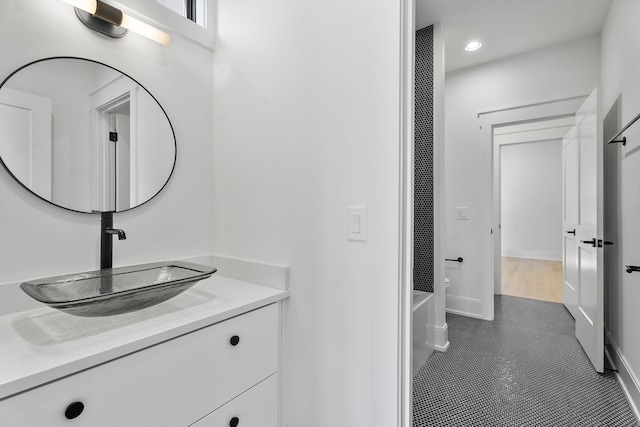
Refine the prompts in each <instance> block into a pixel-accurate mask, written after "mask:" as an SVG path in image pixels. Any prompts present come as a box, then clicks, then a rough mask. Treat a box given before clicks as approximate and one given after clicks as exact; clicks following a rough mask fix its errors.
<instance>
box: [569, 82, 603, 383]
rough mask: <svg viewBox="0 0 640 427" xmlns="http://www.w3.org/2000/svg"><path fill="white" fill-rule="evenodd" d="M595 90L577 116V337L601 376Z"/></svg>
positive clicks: (599, 139) (599, 174) (600, 231)
mask: <svg viewBox="0 0 640 427" xmlns="http://www.w3.org/2000/svg"><path fill="white" fill-rule="evenodd" d="M601 123H602V121H601V113H600V108H599V100H598V93H597V90H594V91H593V93H592V94H591V95H590V96H589V98H588V99H587V100H586V101H585V102H584V104H583V105H582V106H581V107H580V109H579V110H578V112H577V113H576V135H575V136H576V139H577V141H578V187H579V189H578V218H577V219H578V223H577V224H576V236H575V239H576V248H577V263H578V286H577V294H578V298H577V304H578V305H577V311H576V316H575V319H576V337H577V338H578V340H579V341H580V344H581V345H582V347H583V349H584V351H585V353H586V354H587V355H588V356H589V359H591V363H593V366H594V367H595V369H596V371H598V372H604V280H603V277H604V274H603V272H604V256H603V255H604V254H603V249H602V247H603V240H602V239H603V202H602V199H603V191H602V188H603V173H602V171H603V162H602V159H603V153H602V129H601Z"/></svg>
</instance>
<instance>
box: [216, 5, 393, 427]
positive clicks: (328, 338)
mask: <svg viewBox="0 0 640 427" xmlns="http://www.w3.org/2000/svg"><path fill="white" fill-rule="evenodd" d="M401 3H402V2H396V1H385V2H377V3H375V4H373V3H371V2H368V1H365V0H347V1H345V0H340V1H338V0H329V1H324V2H311V3H309V2H306V3H304V2H303V3H301V2H299V1H296V0H274V1H271V2H264V1H259V0H221V1H220V2H219V39H218V43H217V47H216V53H215V88H214V90H215V92H214V93H215V106H214V109H215V115H214V136H215V138H214V141H215V142H214V163H213V173H214V194H215V212H214V215H213V217H212V218H213V224H214V232H215V233H214V234H215V244H214V249H215V251H216V252H218V253H223V254H228V255H231V256H237V257H242V258H250V259H259V260H263V261H268V262H275V263H280V264H286V265H289V266H290V267H291V270H290V271H291V276H290V285H291V299H290V300H289V301H288V302H287V304H286V307H285V318H284V320H285V328H284V360H283V381H284V384H283V385H284V390H283V391H284V402H283V405H284V407H283V411H284V413H283V415H284V426H287V427H298V426H305V427H327V426H341V425H342V426H354V427H355V426H362V427H365V426H366V427H370V426H378V427H388V426H395V425H397V418H398V402H397V398H398V390H399V389H398V375H399V374H398V360H399V355H398V348H399V342H398V340H399V333H398V332H399V331H398V303H399V299H398V298H399V289H398V278H399V263H398V261H399V259H398V253H399V252H398V251H399V238H398V236H399V226H400V224H399V202H400V201H399V194H400V193H399V185H400V181H399V178H400V170H399V164H400V146H399V138H400V109H399V106H400V104H399V102H400V69H399V63H400V50H399V49H400V26H399V22H398V20H399V17H400V16H401V14H400V6H401ZM350 204H354V205H355V204H362V205H367V206H368V230H367V231H368V241H367V242H366V243H362V242H348V241H347V240H346V218H347V216H346V207H347V205H350Z"/></svg>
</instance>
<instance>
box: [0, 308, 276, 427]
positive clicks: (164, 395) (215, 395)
mask: <svg viewBox="0 0 640 427" xmlns="http://www.w3.org/2000/svg"><path fill="white" fill-rule="evenodd" d="M234 344H235V345H234ZM277 369H278V305H277V304H272V305H270V306H267V307H264V308H261V309H259V310H255V311H252V312H249V313H246V314H244V315H241V316H238V317H235V318H232V319H229V320H226V321H223V322H220V323H217V324H215V325H212V326H209V327H207V328H204V329H201V330H198V331H195V332H192V333H189V334H186V335H183V336H180V337H178V338H175V339H173V340H170V341H166V342H164V343H161V344H158V345H155V346H153V347H150V348H147V349H145V350H141V351H139V352H137V353H133V354H131V355H128V356H125V357H122V358H120V359H117V360H114V361H111V362H108V363H106V364H103V365H100V366H97V367H94V368H92V369H89V370H87V371H84V372H81V373H78V374H75V375H72V376H69V377H67V378H64V379H61V380H58V381H55V382H52V383H50V384H47V385H44V386H41V387H38V388H35V389H33V390H31V391H28V392H25V393H22V394H19V395H17V396H14V397H12V398H9V399H6V400H4V401H1V402H0V420H2V421H1V425H2V427H33V426H47V427H58V426H65V427H68V426H71V425H73V426H78V427H80V426H82V427H113V426H118V427H129V426H130V427H146V426H149V427H165V426H166V427H182V426H188V425H191V424H193V423H194V422H195V421H197V420H199V419H201V418H202V417H204V416H205V415H206V414H209V413H210V412H211V411H213V410H215V409H216V408H218V407H220V406H221V405H223V404H224V403H225V402H228V401H230V400H231V399H233V398H234V397H236V396H238V395H239V394H240V393H242V392H243V391H245V390H247V389H248V388H250V387H251V386H253V385H254V384H256V383H258V382H260V381H262V380H263V379H264V378H266V377H268V376H270V375H272V374H273V373H274V372H276V371H277ZM73 402H82V404H83V405H84V409H83V411H82V413H81V414H80V415H79V416H78V417H77V418H75V419H72V420H69V419H67V417H66V416H65V408H67V406H68V405H69V404H71V403H73ZM78 408H79V405H76V409H78Z"/></svg>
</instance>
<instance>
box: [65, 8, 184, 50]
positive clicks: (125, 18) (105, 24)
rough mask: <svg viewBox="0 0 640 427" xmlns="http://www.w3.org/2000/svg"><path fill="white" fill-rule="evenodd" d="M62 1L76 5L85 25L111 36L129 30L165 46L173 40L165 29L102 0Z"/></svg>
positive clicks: (118, 35) (115, 36)
mask: <svg viewBox="0 0 640 427" xmlns="http://www.w3.org/2000/svg"><path fill="white" fill-rule="evenodd" d="M62 1H63V2H65V3H68V4H70V5H71V6H74V7H75V10H76V16H77V17H78V19H80V21H81V22H82V23H83V24H84V25H86V26H87V27H89V28H91V29H92V30H94V31H98V32H99V33H102V34H105V35H107V36H109V37H114V38H120V37H124V36H125V35H126V34H127V30H129V31H133V32H134V33H137V34H140V35H141V36H144V37H146V38H148V39H151V40H153V41H155V42H158V43H160V44H163V45H165V46H166V45H168V44H169V43H170V41H171V36H169V34H167V33H165V32H164V31H160V30H158V29H157V28H154V27H152V26H151V25H149V24H145V23H144V22H142V21H139V20H137V19H135V18H132V17H131V16H129V15H127V14H125V13H124V12H122V11H121V10H120V9H118V8H116V7H113V6H111V5H108V4H106V3H104V2H102V1H100V0H62Z"/></svg>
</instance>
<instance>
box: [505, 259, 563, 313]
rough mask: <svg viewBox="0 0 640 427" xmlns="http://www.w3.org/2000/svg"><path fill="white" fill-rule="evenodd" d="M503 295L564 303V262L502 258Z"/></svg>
mask: <svg viewBox="0 0 640 427" xmlns="http://www.w3.org/2000/svg"><path fill="white" fill-rule="evenodd" d="M502 294H503V295H510V296H515V297H522V298H531V299H536V300H540V301H550V302H562V261H546V260H540V259H527V258H513V257H502Z"/></svg>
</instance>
